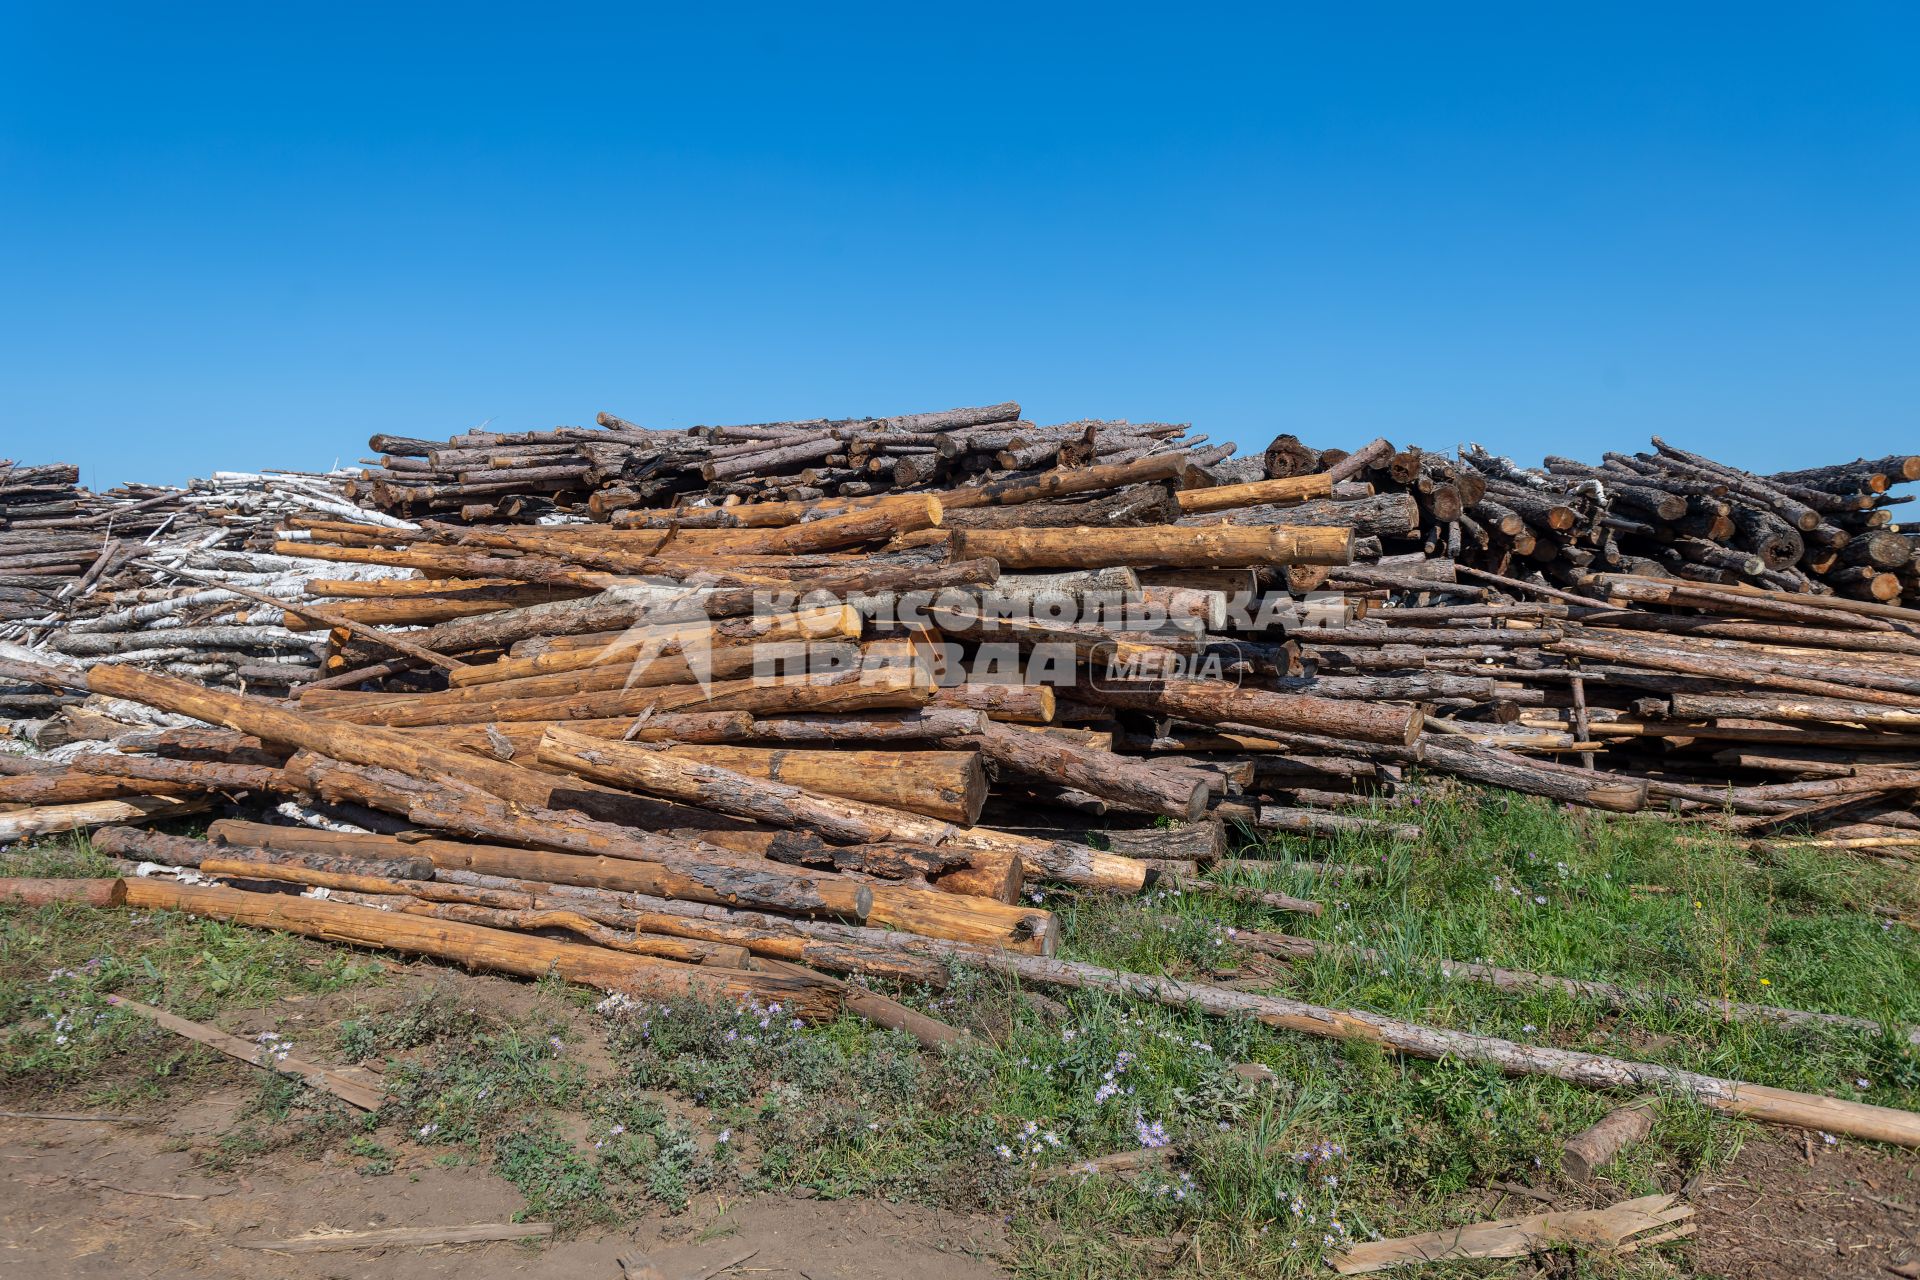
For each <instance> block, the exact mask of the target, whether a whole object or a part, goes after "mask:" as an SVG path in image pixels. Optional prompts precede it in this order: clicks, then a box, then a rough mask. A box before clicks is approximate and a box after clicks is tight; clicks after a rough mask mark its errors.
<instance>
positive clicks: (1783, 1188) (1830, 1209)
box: [1692, 1133, 1920, 1280]
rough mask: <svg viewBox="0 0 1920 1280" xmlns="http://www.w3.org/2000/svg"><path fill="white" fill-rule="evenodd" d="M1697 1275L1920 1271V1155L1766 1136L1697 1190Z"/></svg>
mask: <svg viewBox="0 0 1920 1280" xmlns="http://www.w3.org/2000/svg"><path fill="white" fill-rule="evenodd" d="M1693 1203H1694V1205H1695V1206H1696V1207H1697V1208H1698V1210H1699V1213H1698V1216H1697V1217H1696V1218H1695V1221H1696V1222H1697V1223H1698V1224H1699V1228H1700V1229H1699V1234H1698V1235H1697V1236H1696V1238H1695V1241H1694V1248H1693V1253H1692V1260H1693V1264H1694V1267H1695V1268H1696V1273H1697V1274H1700V1275H1708V1276H1723V1277H1726V1280H1785V1277H1789V1276H1832V1277H1854V1276H1880V1277H1887V1276H1895V1275H1901V1274H1905V1275H1908V1276H1915V1275H1920V1266H1915V1267H1914V1268H1913V1269H1912V1270H1908V1271H1906V1272H1904V1273H1903V1272H1901V1271H1900V1270H1898V1268H1900V1267H1902V1266H1905V1265H1907V1264H1910V1263H1916V1262H1920V1161H1915V1160H1914V1159H1912V1158H1911V1157H1909V1156H1902V1155H1890V1154H1887V1153H1884V1152H1880V1151H1876V1150H1873V1149H1871V1148H1867V1147H1857V1146H1846V1145H1842V1146H1836V1147H1829V1146H1826V1145H1825V1144H1823V1143H1822V1142H1821V1140H1820V1139H1819V1137H1818V1136H1815V1135H1807V1136H1806V1137H1804V1138H1802V1137H1800V1136H1799V1135H1785V1134H1781V1135H1776V1134H1771V1133H1770V1134H1765V1135H1762V1136H1760V1137H1758V1138H1755V1139H1754V1140H1752V1141H1749V1142H1748V1143H1747V1144H1746V1145H1745V1146H1744V1147H1743V1148H1742V1149H1741V1151H1740V1154H1739V1156H1738V1157H1737V1158H1736V1159H1735V1160H1734V1162H1733V1164H1732V1166H1731V1167H1730V1168H1728V1169H1726V1170H1724V1171H1722V1172H1721V1173H1719V1174H1716V1175H1712V1176H1710V1177H1708V1178H1706V1179H1703V1180H1702V1182H1701V1184H1700V1186H1698V1187H1697V1188H1695V1189H1694V1194H1693Z"/></svg>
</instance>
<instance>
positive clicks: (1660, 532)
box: [1242, 436, 1920, 603]
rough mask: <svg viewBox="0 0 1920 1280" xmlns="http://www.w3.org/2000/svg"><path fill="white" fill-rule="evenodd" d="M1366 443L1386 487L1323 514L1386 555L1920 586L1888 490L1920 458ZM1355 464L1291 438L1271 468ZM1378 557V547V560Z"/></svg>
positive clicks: (1890, 589) (1774, 585)
mask: <svg viewBox="0 0 1920 1280" xmlns="http://www.w3.org/2000/svg"><path fill="white" fill-rule="evenodd" d="M1366 452H1368V453H1369V455H1370V456H1368V457H1367V459H1366V462H1365V467H1364V469H1363V470H1361V471H1360V472H1358V473H1357V478H1360V479H1363V480H1365V481H1367V482H1368V483H1371V484H1372V485H1373V487H1374V492H1375V496H1374V497H1373V498H1371V499H1370V500H1369V501H1366V502H1364V503H1350V504H1341V505H1339V506H1332V507H1328V508H1325V509H1323V510H1322V511H1320V512H1319V513H1317V514H1318V515H1321V516H1325V517H1326V518H1329V519H1332V520H1336V521H1338V522H1339V523H1342V524H1347V525H1349V526H1350V527H1352V528H1354V529H1355V530H1356V531H1357V532H1358V533H1360V534H1361V536H1362V537H1363V538H1377V539H1379V546H1378V554H1388V555H1391V554H1411V553H1417V554H1419V555H1421V556H1422V557H1423V558H1433V557H1439V556H1444V557H1445V558H1447V559H1450V560H1455V561H1459V562H1461V563H1465V564H1469V565H1472V566H1474V567H1476V568H1481V569H1486V570H1489V571H1491V572H1495V573H1501V574H1507V573H1513V574H1515V575H1516V576H1528V575H1536V576H1539V577H1541V578H1542V579H1543V580H1545V581H1548V582H1551V583H1554V584H1557V585H1560V586H1573V585H1576V584H1577V582H1578V580H1579V579H1580V577H1581V576H1582V575H1584V574H1587V573H1592V572H1603V573H1604V572H1612V573H1631V574H1635V575H1639V576H1649V575H1650V576H1654V577H1661V578H1685V579H1689V580H1692V581H1696V582H1706V583H1714V584H1719V585H1727V584H1745V585H1751V586H1757V587H1762V588H1766V589H1771V590H1781V591H1789V592H1804V593H1810V594H1819V595H1825V594H1829V593H1832V594H1838V595H1841V596H1845V597H1847V598H1850V599H1859V600H1877V601H1880V602H1883V603H1898V602H1899V601H1900V599H1901V597H1902V595H1903V594H1905V595H1909V596H1911V595H1915V594H1920V564H1916V563H1915V560H1914V543H1913V539H1912V538H1911V537H1910V536H1908V535H1904V534H1902V533H1900V532H1899V530H1898V527H1897V526H1896V525H1895V524H1894V523H1893V515H1894V513H1893V511H1892V510H1891V508H1892V507H1894V506H1897V505H1899V504H1902V503H1905V502H1908V501H1911V495H1901V496H1894V495H1892V494H1890V493H1889V492H1888V489H1889V488H1890V487H1891V486H1892V485H1895V484H1901V483H1906V482H1908V481H1912V480H1915V479H1920V457H1908V456H1897V457H1890V458H1881V459H1878V460H1874V461H1868V460H1866V459H1861V460H1859V461H1857V462H1851V463H1845V464H1842V465H1839V466H1831V467H1819V468H1814V469H1812V470H1807V471H1793V472H1783V473H1781V474H1778V475H1772V476H1760V475H1755V474H1753V473H1751V472H1746V471H1742V470H1739V469H1738V468H1735V467H1731V466H1728V465H1726V464H1724V463H1720V462H1716V461H1714V460H1713V459H1711V458H1707V457H1704V456H1702V455H1701V454H1698V453H1692V452H1689V451H1687V450H1684V449H1680V448H1677V447H1675V446H1673V445H1670V444H1668V443H1666V442H1665V441H1663V440H1660V439H1658V438H1656V439H1655V440H1654V441H1653V448H1652V449H1651V450H1650V451H1647V452H1643V453H1634V454H1627V453H1608V454H1606V455H1605V456H1604V458H1603V459H1602V461H1601V462H1600V463H1599V464H1598V465H1589V464H1587V463H1582V462H1575V461H1573V460H1571V459H1568V458H1560V457H1551V456H1550V457H1548V458H1547V459H1546V465H1545V468H1544V469H1534V468H1524V467H1521V466H1519V465H1517V464H1516V463H1514V462H1513V461H1512V460H1511V459H1508V458H1502V457H1498V456H1496V455H1494V454H1491V453H1488V452H1487V451H1486V450H1484V449H1481V448H1479V447H1477V446H1473V445H1467V446H1463V447H1462V448H1461V449H1460V450H1459V452H1458V454H1457V456H1455V457H1451V458H1449V457H1447V456H1445V455H1442V454H1437V453H1428V452H1425V451H1423V450H1420V449H1406V450H1396V449H1394V448H1393V447H1392V446H1391V445H1388V444H1387V443H1386V442H1385V441H1376V442H1375V443H1374V445H1372V446H1370V447H1369V450H1368V451H1366ZM1344 457H1345V455H1344V454H1343V453H1341V452H1339V451H1328V452H1326V453H1322V452H1320V451H1317V450H1314V449H1312V448H1310V447H1308V446H1305V445H1302V444H1301V443H1300V442H1299V441H1298V440H1296V439H1294V438H1293V437H1291V436H1282V437H1281V438H1280V439H1278V440H1276V441H1275V442H1274V444H1273V445H1272V446H1271V447H1270V448H1269V449H1268V451H1267V453H1266V455H1265V458H1264V469H1265V470H1266V472H1267V473H1268V474H1269V475H1271V476H1292V475H1301V474H1311V473H1312V472H1314V471H1316V470H1319V469H1321V468H1323V467H1331V466H1333V465H1335V463H1336V462H1337V461H1338V460H1340V459H1342V458H1344ZM1242 518H1254V519H1258V518H1261V517H1260V516H1258V515H1255V516H1252V517H1242ZM1374 550H1375V549H1374V547H1373V546H1372V545H1371V544H1366V543H1363V545H1362V547H1361V555H1362V558H1371V556H1369V555H1368V552H1370V551H1374Z"/></svg>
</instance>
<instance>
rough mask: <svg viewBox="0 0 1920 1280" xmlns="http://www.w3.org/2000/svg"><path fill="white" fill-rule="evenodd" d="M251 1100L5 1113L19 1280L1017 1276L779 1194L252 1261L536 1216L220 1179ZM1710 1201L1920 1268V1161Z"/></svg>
mask: <svg viewBox="0 0 1920 1280" xmlns="http://www.w3.org/2000/svg"><path fill="white" fill-rule="evenodd" d="M243 1098H244V1091H243V1090H240V1089H234V1090H229V1091H223V1092H222V1093H219V1094H215V1095H212V1096H209V1097H208V1098H206V1099H205V1100H204V1101H202V1102H200V1103H198V1104H196V1105H193V1106H190V1107H187V1108H184V1109H182V1110H180V1111H179V1112H177V1113H176V1114H173V1115H171V1116H168V1117H165V1118H164V1121H163V1123H161V1124H158V1125H154V1126H139V1127H135V1126H129V1125H108V1124H90V1123H74V1122H65V1121H44V1120H23V1119H4V1120H0V1184H4V1185H0V1274H4V1275H18V1276H36V1277H41V1276H44V1277H48V1280H69V1278H71V1280H92V1278H93V1277H108V1276H112V1277H127V1276H138V1277H145V1276H153V1277H170V1276H186V1275H193V1276H206V1277H228V1276H231V1277H243V1276H256V1275H259V1274H260V1273H261V1268H262V1267H263V1266H266V1267H270V1268H271V1271H272V1273H273V1274H274V1275H276V1276H279V1277H286V1280H305V1278H307V1277H314V1278H316V1280H318V1278H321V1277H343V1276H354V1277H367V1278H368V1280H381V1278H384V1277H395V1278H396V1280H398V1278H400V1277H407V1278H409V1280H412V1278H416V1277H418V1278H431V1277H455V1276H458V1277H460V1280H493V1278H494V1277H505V1276H563V1275H564V1276H567V1277H569V1278H580V1280H590V1278H591V1277H598V1276H606V1277H612V1278H615V1280H620V1278H622V1277H625V1276H627V1275H628V1274H630V1273H638V1274H644V1273H643V1272H640V1271H639V1266H640V1264H641V1262H642V1261H651V1262H652V1263H653V1264H654V1265H655V1266H656V1267H660V1268H661V1274H663V1275H664V1276H666V1277H668V1278H669V1280H678V1278H679V1277H681V1276H685V1277H688V1278H689V1280H690V1278H691V1277H695V1276H701V1275H704V1274H706V1273H708V1272H709V1271H710V1270H711V1269H713V1268H716V1267H725V1266H726V1265H727V1264H729V1263H733V1264H735V1265H736V1267H737V1268H738V1272H737V1273H738V1274H752V1275H754V1276H755V1277H765V1278H766V1280H783V1278H784V1277H788V1276H794V1277H811V1278H812V1280H829V1278H830V1277H844V1278H845V1280H855V1278H856V1277H859V1278H864V1277H873V1276H888V1277H897V1278H899V1280H948V1278H952V1280H989V1278H991V1277H1000V1276H1004V1275H1006V1274H1007V1273H1006V1272H1005V1271H1003V1270H1002V1269H1001V1268H1000V1267H998V1266H997V1265H995V1264H994V1262H993V1261H992V1259H993V1258H995V1257H996V1256H997V1255H998V1254H999V1253H1000V1251H1001V1249H1002V1247H1003V1238H1002V1234H1001V1228H1000V1223H999V1222H998V1221H997V1220H995V1219H992V1218H985V1217H978V1216H968V1215H960V1214H951V1213H941V1212H937V1211H933V1210H929V1209H924V1208H918V1207H915V1206H911V1205H896V1204H888V1203H884V1202H879V1201H871V1200H856V1201H838V1202H828V1201H818V1200H801V1199H795V1198H789V1197H779V1196H753V1197H748V1198H745V1199H738V1200H731V1199H725V1198H720V1197H712V1196H705V1197H701V1198H700V1199H698V1200H696V1201H695V1203H694V1204H693V1206H692V1207H691V1208H690V1209H689V1210H688V1211H687V1212H686V1213H684V1214H679V1215H665V1214H661V1215H657V1216H652V1217H648V1218H644V1219H641V1220H640V1221H638V1222H635V1223H631V1224H628V1225H627V1226H625V1227H623V1228H620V1229H618V1230H615V1231H608V1232H589V1233H586V1234H584V1235H582V1236H578V1237H574V1238H572V1239H567V1240H561V1241H557V1242H548V1243H543V1244H534V1245H522V1244H514V1243H494V1244H484V1245H465V1246H458V1247H443V1248H431V1249H388V1250H358V1251H354V1252H339V1253H323V1254H305V1255H288V1254H284V1253H270V1252H261V1251H259V1250H253V1249H245V1248H240V1247H237V1245H236V1241H241V1240H252V1239H260V1238H286V1237H289V1236H294V1235H298V1234H301V1233H303V1232H307V1231H313V1230H316V1229H328V1228H332V1229H339V1230H367V1229H372V1228H381V1227H396V1226H442V1225H444V1226H455V1225H461V1224H466V1223H474V1222H505V1221H509V1220H511V1219H512V1217H513V1215H514V1214H515V1213H516V1212H518V1211H519V1210H520V1209H521V1208H522V1207H523V1204H522V1201H521V1198H520V1196H519V1194H518V1192H516V1191H515V1190H514V1189H513V1188H512V1187H511V1186H509V1185H508V1184H507V1183H506V1182H504V1181H503V1180H501V1179H500V1178H498V1177H495V1176H493V1175H492V1174H489V1173H487V1172H485V1171H484V1170H482V1169H480V1168H477V1167H472V1166H468V1167H460V1168H445V1167H438V1166H434V1165H430V1164H424V1163H423V1164H419V1165H417V1166H414V1167H409V1166H408V1165H407V1164H405V1163H403V1164H402V1165H401V1166H400V1167H398V1168H396V1169H395V1171H394V1172H393V1173H391V1174H388V1175H385V1176H381V1177H369V1176H366V1175H363V1174H361V1173H359V1172H357V1171H356V1170H355V1169H353V1168H352V1167H351V1165H350V1164H349V1163H348V1162H345V1161H329V1160H325V1159H322V1160H317V1161H308V1160H298V1159H291V1158H278V1159H276V1160H274V1161H273V1162H272V1164H271V1165H270V1166H268V1167H251V1168H249V1169H247V1170H246V1171H245V1172H244V1173H239V1174H232V1175H218V1174H207V1173H204V1172H202V1171H200V1170H199V1169H197V1168H196V1167H195V1164H194V1160H193V1157H192V1154H191V1151H192V1148H193V1145H194V1144H195V1143H196V1142H198V1141H202V1140H205V1139H207V1138H209V1137H211V1136H212V1135H214V1134H217V1133H219V1132H221V1131H222V1130H224V1129H225V1128H226V1127H227V1126H228V1124H229V1123H230V1122H231V1120H232V1117H233V1114H234V1113H235V1112H236V1111H237V1109H238V1108H239V1107H240V1106H241V1105H242V1101H243ZM1694 1203H1695V1204H1696V1205H1697V1206H1698V1208H1699V1216H1698V1218H1697V1219H1696V1221H1697V1222H1698V1224H1699V1234H1698V1235H1697V1236H1696V1238H1695V1240H1694V1243H1693V1247H1692V1249H1691V1256H1690V1262H1691V1267H1690V1268H1689V1271H1688V1274H1693V1275H1699V1276H1715V1277H1726V1278H1727V1280H1788V1278H1789V1277H1814V1276H1820V1277H1868V1276H1879V1277H1885V1276H1890V1275H1894V1276H1897V1275H1899V1274H1901V1272H1900V1271H1899V1270H1898V1269H1897V1268H1899V1267H1900V1266H1902V1265H1903V1264H1907V1263H1911V1262H1914V1261H1916V1260H1920V1166H1917V1165H1916V1164H1915V1162H1913V1161H1911V1160H1906V1159H1903V1158H1901V1157H1899V1156H1890V1155H1885V1154H1881V1153H1878V1152H1874V1151H1871V1150H1867V1149H1863V1148H1853V1147H1838V1148H1829V1147H1825V1146H1823V1145H1821V1144H1819V1142H1818V1140H1817V1139H1815V1140H1814V1141H1813V1143H1812V1144H1808V1143H1804V1142H1800V1141H1796V1140H1791V1139H1787V1138H1778V1139H1776V1138H1771V1137H1769V1138H1762V1139H1759V1140H1756V1141H1753V1142H1750V1143H1748V1144H1747V1146H1746V1147H1745V1149H1744V1150H1742V1152H1741V1153H1740V1155H1739V1157H1738V1158H1737V1159H1736V1161H1735V1162H1734V1164H1733V1166H1732V1167H1731V1168H1730V1169H1728V1170H1726V1171H1725V1172H1723V1173H1721V1174H1718V1175H1716V1176H1713V1177H1710V1178H1708V1179H1705V1180H1703V1181H1702V1183H1701V1184H1700V1185H1699V1186H1697V1187H1696V1188H1695V1189H1694ZM623 1260H624V1261H625V1263H626V1266H625V1267H623V1265H622V1262H623ZM719 1274H724V1272H721V1273H719ZM1907 1274H1915V1273H1914V1272H1908V1273H1907Z"/></svg>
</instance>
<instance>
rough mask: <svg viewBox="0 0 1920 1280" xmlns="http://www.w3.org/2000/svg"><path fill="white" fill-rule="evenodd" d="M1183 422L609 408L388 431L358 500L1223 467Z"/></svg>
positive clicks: (998, 408)
mask: <svg viewBox="0 0 1920 1280" xmlns="http://www.w3.org/2000/svg"><path fill="white" fill-rule="evenodd" d="M1186 433H1187V428H1186V427H1185V426H1184V425H1181V424H1174V423H1129V422H1108V421H1092V420H1087V421H1080V422H1067V423H1059V424H1055V425H1051V426H1037V425H1035V424H1034V423H1032V422H1028V421H1026V420H1025V419H1023V418H1021V416H1020V406H1019V405H1018V404H1014V403H1005V404H993V405H981V406H977V407H972V408H961V409H946V410H941V411H938V412H933V413H910V414H902V415H896V416H893V417H885V418H845V419H833V418H816V419H810V420H805V421H791V422H759V423H749V424H741V425H735V426H702V427H693V428H690V429H688V430H685V431H668V430H659V429H649V428H645V427H640V426H636V425H635V424H633V423H631V422H628V421H626V420H625V419H624V418H620V417H617V416H615V415H613V414H609V413H602V414H600V415H599V417H598V425H597V426H595V427H556V428H554V429H552V430H550V431H528V432H515V433H503V432H491V431H468V432H463V433H462V434H459V435H456V436H453V437H452V438H450V439H448V440H444V441H434V440H421V439H414V438H409V437H401V436H392V435H377V436H374V437H373V438H372V440H371V441H369V448H371V449H372V450H373V451H374V452H375V453H376V454H377V455H379V456H377V457H375V458H370V459H368V460H367V461H366V463H365V469H364V470H363V471H361V472H360V474H359V475H358V476H357V477H356V478H354V479H353V480H352V481H350V482H349V484H348V486H347V492H348V494H349V496H352V497H354V498H356V499H357V500H359V501H362V502H364V503H365V504H366V505H368V506H370V507H373V508H375V509H377V510H380V511H384V512H387V513H390V514H394V515H403V516H406V517H408V518H422V517H437V518H441V519H451V520H457V521H461V522H466V523H489V522H499V521H507V522H512V521H528V520H535V519H540V518H543V517H553V516H555V515H557V514H559V513H573V514H580V515H587V516H590V517H592V518H593V519H595V520H599V521H608V520H612V521H613V522H615V523H620V524H645V523H647V522H648V520H649V516H648V512H649V511H650V510H651V509H656V508H663V507H681V506H684V507H686V508H689V510H686V511H681V512H678V513H677V514H676V516H675V519H681V520H684V519H686V518H688V517H689V516H690V515H691V514H692V511H695V510H697V511H700V512H701V513H702V514H703V518H704V519H705V520H706V521H709V522H711V523H712V524H713V525H714V526H716V527H721V526H725V525H727V524H728V523H730V521H729V518H728V511H729V509H730V508H733V507H736V506H739V505H741V504H743V503H755V502H769V501H772V502H812V501H818V500H821V499H828V498H843V499H844V498H862V497H871V496H873V495H876V494H882V493H907V492H914V491H919V490H927V489H932V488H942V487H950V486H952V485H956V484H961V483H984V482H987V481H991V480H999V479H1006V478H1008V477H1011V476H1017V475H1021V474H1031V473H1035V472H1041V471H1045V470H1047V469H1050V468H1054V467H1062V466H1089V465H1094V464H1099V463H1121V462H1130V461H1133V460H1134V459H1137V458H1142V457H1145V456H1147V455H1149V454H1154V453H1164V452H1167V451H1169V450H1170V449H1174V448H1180V449H1184V450H1186V451H1187V452H1189V453H1192V454H1194V456H1195V457H1196V460H1197V461H1199V462H1202V463H1220V462H1224V461H1225V460H1226V458H1227V457H1228V456H1229V455H1230V454H1231V453H1232V451H1233V450H1232V447H1231V446H1221V447H1215V448H1206V447H1205V445H1206V438H1205V437H1204V436H1188V435H1187V434H1186Z"/></svg>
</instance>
